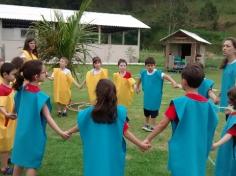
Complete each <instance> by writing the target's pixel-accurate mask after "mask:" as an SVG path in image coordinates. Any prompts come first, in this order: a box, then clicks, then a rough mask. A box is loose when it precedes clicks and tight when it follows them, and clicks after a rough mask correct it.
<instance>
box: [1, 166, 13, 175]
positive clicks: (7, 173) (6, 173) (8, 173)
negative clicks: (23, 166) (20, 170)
mask: <svg viewBox="0 0 236 176" xmlns="http://www.w3.org/2000/svg"><path fill="white" fill-rule="evenodd" d="M0 173H2V174H3V175H12V174H13V168H10V167H7V168H5V170H1V172H0Z"/></svg>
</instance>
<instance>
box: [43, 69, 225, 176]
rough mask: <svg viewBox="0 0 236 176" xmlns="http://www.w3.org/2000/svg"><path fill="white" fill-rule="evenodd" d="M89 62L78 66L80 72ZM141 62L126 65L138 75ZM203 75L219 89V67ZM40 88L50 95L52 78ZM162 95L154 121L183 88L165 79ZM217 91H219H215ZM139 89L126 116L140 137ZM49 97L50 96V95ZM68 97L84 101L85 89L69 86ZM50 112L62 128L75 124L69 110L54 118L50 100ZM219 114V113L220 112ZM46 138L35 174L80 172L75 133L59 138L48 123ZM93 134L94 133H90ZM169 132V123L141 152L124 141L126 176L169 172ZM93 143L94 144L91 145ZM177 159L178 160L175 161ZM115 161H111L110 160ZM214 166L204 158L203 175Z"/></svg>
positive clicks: (72, 174)
mask: <svg viewBox="0 0 236 176" xmlns="http://www.w3.org/2000/svg"><path fill="white" fill-rule="evenodd" d="M105 67H106V68H108V69H109V75H110V78H111V77H112V73H113V72H116V71H117V67H116V66H105ZM88 68H91V66H79V67H78V69H79V70H80V72H81V73H82V75H84V74H83V73H84V72H85V71H86V70H87V69H88ZM141 68H143V66H129V67H128V69H129V70H130V71H131V72H132V73H133V75H134V76H135V77H137V76H138V73H139V70H140V69H141ZM170 75H171V76H172V77H173V78H175V79H176V80H177V81H178V82H179V81H180V74H179V73H170ZM206 77H208V78H210V79H213V80H215V82H216V85H215V88H216V89H217V90H219V86H220V71H219V70H216V69H214V70H213V69H208V70H207V71H206ZM42 87H43V90H44V91H46V92H47V94H48V95H50V96H51V97H52V82H50V81H46V82H45V83H43V85H42ZM163 92H164V94H163V99H162V105H161V109H160V116H159V117H158V118H157V121H160V119H161V118H162V116H161V115H162V114H163V112H164V111H165V109H166V108H167V106H168V104H169V102H170V100H171V99H172V98H174V97H177V96H179V95H183V93H184V92H183V90H180V89H173V88H172V87H171V85H170V84H169V83H167V82H165V83H164V89H163ZM217 93H219V92H217ZM142 97H143V95H142V93H141V94H139V95H135V96H134V101H133V104H132V106H131V107H130V108H129V111H128V116H129V118H130V130H131V131H132V132H134V134H136V136H138V137H139V138H141V139H144V138H145V136H146V135H147V134H148V133H147V132H144V131H142V130H141V127H142V125H143V121H144V116H143V105H142V104H143V103H142ZM52 100H53V99H52ZM72 101H74V102H82V101H87V91H86V89H85V88H84V89H82V90H77V89H76V87H73V95H72ZM52 115H53V117H54V119H55V120H56V122H57V123H58V124H59V126H60V127H61V128H63V129H65V130H66V129H68V128H70V127H72V126H73V125H75V124H76V116H77V115H76V113H75V112H71V111H70V112H69V116H68V117H66V118H58V117H57V116H56V107H55V104H53V111H52ZM221 117H223V116H222V115H221ZM223 122H224V119H223V118H220V123H219V124H220V125H219V126H218V128H217V131H216V139H219V134H220V132H221V129H222V124H223ZM47 134H48V140H47V148H46V153H45V156H44V160H43V164H42V167H41V169H40V170H39V175H47V176H54V175H55V176H58V175H60V176H82V168H83V163H82V158H83V156H82V144H81V140H80V137H79V134H76V135H74V136H73V137H72V138H71V139H69V140H68V141H63V140H62V139H61V138H60V137H59V136H57V135H56V134H55V132H53V131H52V130H51V129H50V128H49V127H48V128H47ZM94 135H96V134H94ZM170 136H171V126H170V125H169V127H168V129H166V130H165V131H164V132H163V133H162V134H160V135H159V136H158V137H156V138H155V140H154V141H153V147H152V149H151V150H150V151H148V152H145V153H142V152H141V151H139V150H138V148H137V147H136V146H134V145H133V144H131V143H129V142H127V155H126V176H153V175H160V176H168V175H170V173H169V172H168V170H167V160H168V150H167V143H168V139H169V138H170ZM94 147H96V146H94ZM210 156H211V158H213V159H215V152H212V153H211V155H210ZM176 162H178V161H176ZM114 164H115V163H114ZM213 171H214V166H213V165H212V164H211V163H210V162H209V161H208V165H207V175H209V176H210V175H213Z"/></svg>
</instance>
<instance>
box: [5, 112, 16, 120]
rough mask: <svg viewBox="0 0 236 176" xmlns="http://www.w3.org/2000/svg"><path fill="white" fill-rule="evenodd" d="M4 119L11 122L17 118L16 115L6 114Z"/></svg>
mask: <svg viewBox="0 0 236 176" xmlns="http://www.w3.org/2000/svg"><path fill="white" fill-rule="evenodd" d="M5 117H6V118H8V119H11V120H15V119H16V118H17V115H16V114H14V113H7V114H6V115H5Z"/></svg>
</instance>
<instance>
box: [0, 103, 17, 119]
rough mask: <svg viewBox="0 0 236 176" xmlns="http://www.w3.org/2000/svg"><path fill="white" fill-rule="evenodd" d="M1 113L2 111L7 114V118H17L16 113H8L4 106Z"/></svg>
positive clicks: (0, 109)
mask: <svg viewBox="0 0 236 176" xmlns="http://www.w3.org/2000/svg"><path fill="white" fill-rule="evenodd" d="M0 113H2V114H3V115H4V116H5V118H8V119H12V120H15V119H16V114H15V113H8V112H7V111H6V109H5V108H4V107H3V106H1V107H0Z"/></svg>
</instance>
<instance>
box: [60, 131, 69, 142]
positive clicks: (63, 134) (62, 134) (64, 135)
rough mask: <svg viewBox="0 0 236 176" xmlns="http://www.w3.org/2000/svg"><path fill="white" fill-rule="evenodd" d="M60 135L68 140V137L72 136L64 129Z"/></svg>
mask: <svg viewBox="0 0 236 176" xmlns="http://www.w3.org/2000/svg"><path fill="white" fill-rule="evenodd" d="M60 136H61V137H62V138H63V139H65V140H67V139H69V138H70V136H71V134H70V133H69V132H68V131H63V132H62V133H61V134H60Z"/></svg>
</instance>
